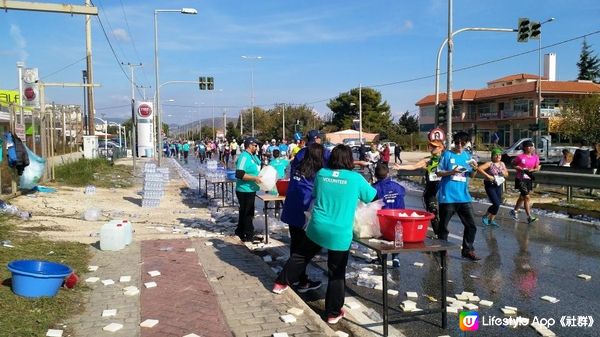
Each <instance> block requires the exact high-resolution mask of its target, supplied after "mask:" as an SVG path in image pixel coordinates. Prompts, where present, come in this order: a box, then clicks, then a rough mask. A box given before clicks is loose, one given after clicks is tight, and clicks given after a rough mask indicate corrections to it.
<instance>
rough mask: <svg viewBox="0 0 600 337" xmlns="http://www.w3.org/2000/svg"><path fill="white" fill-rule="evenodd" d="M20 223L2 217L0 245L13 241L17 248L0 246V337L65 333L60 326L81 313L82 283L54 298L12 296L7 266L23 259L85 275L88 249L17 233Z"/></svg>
mask: <svg viewBox="0 0 600 337" xmlns="http://www.w3.org/2000/svg"><path fill="white" fill-rule="evenodd" d="M17 221H21V220H17V219H15V218H8V217H5V216H0V241H2V240H10V241H11V244H12V245H14V246H15V247H14V248H6V247H2V246H0V282H2V284H1V285H0V313H2V314H0V337H9V336H10V337H14V336H19V337H28V336H45V335H46V331H47V330H48V329H62V328H61V326H60V325H59V324H58V323H59V322H62V321H63V320H64V319H65V318H67V317H69V316H70V315H72V314H74V313H76V312H78V311H80V310H82V309H81V307H82V304H81V303H82V298H83V293H84V291H85V290H86V289H87V287H85V285H84V284H83V283H80V284H79V285H78V286H77V287H75V289H72V290H68V289H60V290H59V292H58V294H57V295H56V296H55V297H53V298H41V299H35V300H31V299H25V298H22V297H19V296H17V295H15V294H14V293H13V292H12V290H11V288H10V278H11V273H10V271H8V269H7V268H6V265H7V264H8V263H9V262H10V261H13V260H20V259H39V260H47V261H53V262H59V263H63V264H66V265H68V266H70V267H71V268H73V270H75V271H76V272H78V273H77V274H78V275H82V273H83V272H85V271H86V270H87V265H88V261H89V259H90V255H89V251H88V246H87V245H85V244H82V243H75V242H66V241H65V242H54V241H47V240H43V239H40V238H39V237H37V236H36V235H35V234H30V233H27V234H26V233H23V232H18V231H17V230H16V224H17Z"/></svg>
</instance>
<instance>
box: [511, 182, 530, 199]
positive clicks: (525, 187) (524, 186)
mask: <svg viewBox="0 0 600 337" xmlns="http://www.w3.org/2000/svg"><path fill="white" fill-rule="evenodd" d="M515 189H516V190H518V191H519V193H521V196H522V197H524V196H527V195H529V193H531V192H532V191H533V182H532V181H531V179H515Z"/></svg>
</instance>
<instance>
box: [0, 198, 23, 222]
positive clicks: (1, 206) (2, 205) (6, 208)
mask: <svg viewBox="0 0 600 337" xmlns="http://www.w3.org/2000/svg"><path fill="white" fill-rule="evenodd" d="M0 214H8V215H13V216H17V217H20V218H21V219H23V220H29V219H30V218H31V213H30V212H25V211H20V210H19V209H18V208H17V206H14V205H9V204H7V203H6V202H4V201H3V200H0Z"/></svg>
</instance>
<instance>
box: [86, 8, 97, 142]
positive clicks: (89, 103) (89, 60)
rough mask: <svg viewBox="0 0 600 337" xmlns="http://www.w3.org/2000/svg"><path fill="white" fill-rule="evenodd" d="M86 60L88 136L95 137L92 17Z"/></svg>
mask: <svg viewBox="0 0 600 337" xmlns="http://www.w3.org/2000/svg"><path fill="white" fill-rule="evenodd" d="M85 5H86V6H88V7H91V6H92V0H85ZM85 59H86V64H87V67H86V70H87V80H88V83H89V84H91V86H89V87H86V89H87V106H88V135H93V134H94V132H95V130H96V129H95V126H94V114H95V111H96V109H95V106H94V87H93V84H94V76H93V67H92V17H91V16H90V15H86V16H85Z"/></svg>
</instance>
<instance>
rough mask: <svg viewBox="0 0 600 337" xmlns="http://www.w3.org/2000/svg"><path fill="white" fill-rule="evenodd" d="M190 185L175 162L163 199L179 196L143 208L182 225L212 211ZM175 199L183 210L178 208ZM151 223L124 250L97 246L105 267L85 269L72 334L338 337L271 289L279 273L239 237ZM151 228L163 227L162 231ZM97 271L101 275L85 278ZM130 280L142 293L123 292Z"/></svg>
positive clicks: (296, 301) (96, 259) (295, 300)
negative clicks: (292, 318)
mask: <svg viewBox="0 0 600 337" xmlns="http://www.w3.org/2000/svg"><path fill="white" fill-rule="evenodd" d="M140 166H142V165H140ZM138 188H139V186H138ZM184 189H185V187H184V185H183V183H182V181H181V179H180V178H179V177H177V173H175V170H174V168H173V167H171V183H170V184H169V188H168V189H167V191H166V195H165V197H164V198H163V200H166V199H172V200H170V201H169V203H168V204H169V205H170V207H172V208H171V209H168V210H162V209H141V208H140V212H142V213H143V212H146V213H147V214H146V216H148V217H149V218H152V216H153V215H154V213H155V212H159V213H162V214H160V215H161V216H163V217H164V216H166V215H165V213H166V212H167V211H168V212H169V213H172V217H173V218H175V220H177V222H179V224H183V223H185V222H186V220H187V221H188V222H189V221H190V220H199V219H205V220H206V219H207V218H208V217H210V214H209V213H208V212H207V211H206V210H203V209H201V208H200V209H196V208H194V207H191V206H189V203H186V200H185V199H184V197H185V196H184V195H183V194H182V191H183V190H184ZM110 198H111V200H106V203H107V204H110V203H111V202H112V203H113V205H118V204H119V203H122V202H123V199H125V197H124V196H123V195H122V194H119V193H113V194H112V196H111V197H110ZM173 199H174V200H173ZM132 202H133V201H132ZM176 204H179V207H178V208H175V207H176V206H173V205H176ZM161 205H162V202H161ZM161 208H162V207H161ZM174 208H175V209H174ZM186 210H187V211H186ZM186 212H187V214H186ZM141 221H142V220H141V219H140V222H141ZM149 224H151V225H157V224H156V223H145V224H144V225H142V224H137V223H136V222H134V223H133V225H134V228H135V230H136V234H134V242H133V243H132V245H130V246H129V247H127V248H125V249H124V250H121V251H118V252H107V251H100V250H98V249H97V248H94V247H93V246H92V247H90V251H91V252H92V256H93V257H92V260H91V262H90V265H96V266H98V267H99V268H98V270H97V271H94V272H89V273H87V274H85V275H83V273H82V272H81V271H80V276H81V282H82V284H85V285H87V286H89V287H90V288H91V291H90V292H89V293H88V294H86V301H85V303H84V307H83V308H82V310H81V313H80V314H78V315H77V316H75V317H73V318H71V319H69V320H68V321H67V322H65V325H66V328H65V329H67V331H69V332H70V334H69V336H81V337H83V336H86V337H87V336H127V337H130V336H142V337H151V336H161V337H162V336H173V337H178V336H180V337H183V336H190V337H192V336H203V337H211V336H214V337H221V336H236V337H237V336H240V337H241V336H246V337H258V336H273V334H274V333H276V332H284V333H287V335H288V336H296V337H308V336H315V337H316V336H335V334H334V332H333V330H332V329H331V328H330V327H329V326H328V325H327V324H326V323H325V322H323V320H322V319H321V318H320V317H319V316H318V315H316V314H315V313H314V312H313V311H312V310H311V309H310V308H309V307H308V306H307V305H306V304H305V303H304V302H303V301H302V300H301V299H300V298H299V297H298V296H297V295H296V294H295V293H294V292H286V293H285V294H283V295H275V294H273V293H271V287H272V285H273V280H274V277H275V275H274V273H273V271H272V270H271V269H270V267H269V266H268V265H267V264H265V262H264V261H263V260H262V259H261V258H260V257H259V256H257V255H255V254H253V253H252V252H251V251H250V250H249V249H248V248H247V247H246V246H245V245H244V244H242V243H241V242H240V241H239V240H238V239H237V237H231V236H223V235H219V237H214V238H192V237H191V236H190V235H189V233H188V234H187V235H186V231H185V230H182V229H184V228H183V226H180V227H177V228H179V229H180V230H181V231H180V232H179V231H173V232H175V233H176V234H174V233H171V232H170V231H169V229H171V228H170V227H171V226H173V227H175V225H174V223H172V222H171V223H169V222H167V223H165V224H164V225H166V226H163V227H158V226H157V227H152V226H148V225H149ZM152 228H155V229H159V228H160V229H161V230H160V231H158V233H157V232H153V229H152ZM165 229H166V230H165ZM138 232H139V234H140V235H138ZM190 232H191V231H190ZM96 239H97V238H96ZM141 239H143V241H140V240H141ZM87 240H89V238H82V241H87ZM192 248H194V251H192ZM186 249H187V251H186ZM153 270H157V271H159V272H160V273H161V275H159V276H155V277H151V276H150V275H149V274H148V272H149V271H153ZM122 276H131V281H129V282H119V280H120V278H121V277H122ZM90 277H97V278H98V279H99V280H98V281H96V282H95V283H86V281H85V280H86V279H88V278H90ZM108 279H111V280H113V281H114V282H115V283H114V284H112V285H104V284H103V283H102V281H106V280H108ZM147 282H156V287H151V288H146V287H145V286H144V283H147ZM108 283H110V282H108ZM128 286H134V287H137V289H139V291H140V293H139V294H137V295H134V296H126V295H124V290H123V288H125V287H128ZM291 308H299V309H301V310H303V313H302V314H300V315H298V316H296V322H294V323H284V322H283V321H282V320H281V319H280V316H281V315H285V314H287V311H288V310H289V309H291ZM109 309H116V310H117V312H116V315H115V316H112V317H102V314H103V311H104V310H109ZM146 319H155V320H158V321H159V322H158V324H156V325H155V326H154V327H152V328H147V327H140V323H141V322H144V321H145V320H146ZM110 323H117V324H122V325H123V326H122V328H121V329H120V330H118V331H116V332H112V333H111V332H108V331H103V328H104V327H105V326H107V325H108V324H110ZM194 334H195V335H194Z"/></svg>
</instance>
